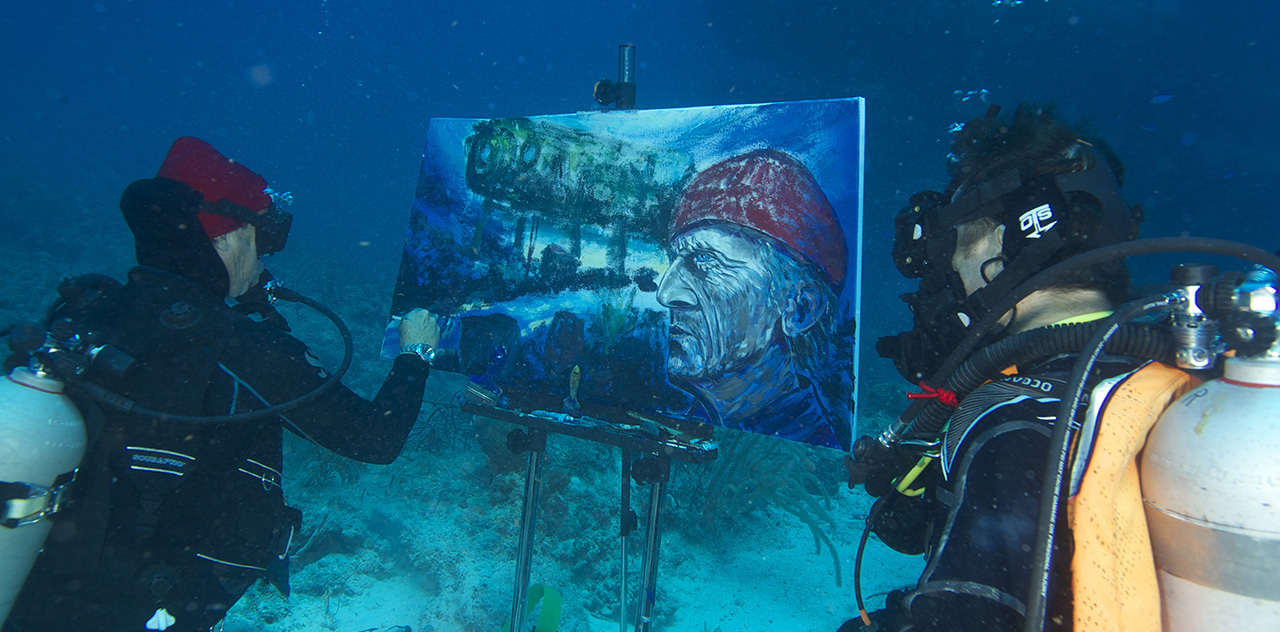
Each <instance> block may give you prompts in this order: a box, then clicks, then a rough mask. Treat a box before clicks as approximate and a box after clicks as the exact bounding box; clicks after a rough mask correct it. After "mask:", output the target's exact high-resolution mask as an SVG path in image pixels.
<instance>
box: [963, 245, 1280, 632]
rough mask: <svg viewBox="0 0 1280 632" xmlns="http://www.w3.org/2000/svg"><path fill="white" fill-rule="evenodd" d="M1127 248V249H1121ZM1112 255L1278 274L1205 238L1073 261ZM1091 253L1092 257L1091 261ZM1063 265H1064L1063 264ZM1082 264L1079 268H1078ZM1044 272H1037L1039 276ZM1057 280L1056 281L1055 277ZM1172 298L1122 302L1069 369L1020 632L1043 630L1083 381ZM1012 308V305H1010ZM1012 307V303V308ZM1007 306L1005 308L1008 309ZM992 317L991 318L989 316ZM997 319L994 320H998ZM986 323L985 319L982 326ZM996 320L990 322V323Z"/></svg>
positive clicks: (1246, 249)
mask: <svg viewBox="0 0 1280 632" xmlns="http://www.w3.org/2000/svg"><path fill="white" fill-rule="evenodd" d="M1122 246H1129V248H1121V247H1122ZM1109 249H1110V251H1111V252H1112V253H1124V254H1113V256H1130V255H1133V254H1154V253H1159V252H1198V253H1203V254H1214V255H1222V256H1227V257H1235V258H1238V259H1244V260H1246V261H1249V262H1250V263H1255V264H1258V265H1261V266H1265V267H1267V268H1270V269H1272V270H1276V271H1280V256H1277V255H1275V254H1272V253H1270V252H1267V251H1265V250H1262V249H1260V248H1255V247H1253V246H1249V245H1247V244H1241V243H1237V242H1232V241H1225V240H1221V239H1206V238H1200V237H1168V238H1163V239H1144V240H1140V241H1136V242H1128V243H1125V244H1117V245H1115V246H1108V247H1107V248H1100V249H1099V250H1096V251H1091V252H1089V253H1085V254H1084V255H1081V256H1080V257H1076V258H1073V259H1071V260H1068V261H1075V260H1076V259H1083V258H1085V257H1089V263H1088V265H1093V264H1094V263H1101V262H1102V261H1104V260H1105V259H1101V258H1100V257H1101V255H1095V253H1099V252H1101V251H1103V250H1109ZM1090 255H1095V256H1092V257H1090ZM1064 263H1067V262H1064ZM1061 265H1062V264H1059V265H1058V266H1054V267H1053V268H1050V269H1049V270H1046V271H1045V272H1049V271H1052V270H1054V269H1056V268H1058V267H1059V266H1061ZM1081 265H1083V264H1081ZM1043 274H1044V273H1041V275H1043ZM1041 275H1036V277H1033V279H1032V280H1033V281H1034V280H1036V279H1038V278H1040V276H1041ZM1055 278H1056V277H1055ZM1174 300H1176V299H1175V298H1173V297H1168V296H1165V297H1158V298H1154V299H1145V300H1140V301H1132V302H1130V303H1127V304H1125V305H1124V306H1122V307H1121V309H1119V310H1117V311H1116V313H1115V314H1112V315H1111V317H1109V318H1107V320H1106V321H1104V322H1103V323H1102V325H1100V326H1099V328H1098V329H1097V330H1096V331H1095V332H1094V335H1093V336H1092V337H1091V338H1090V340H1089V344H1088V347H1087V348H1088V349H1089V352H1088V353H1086V354H1083V355H1082V356H1081V357H1080V358H1079V359H1078V360H1077V361H1076V364H1075V366H1074V367H1073V368H1072V371H1071V377H1070V378H1069V380H1068V382H1067V383H1068V388H1067V391H1066V393H1067V397H1064V398H1063V399H1062V402H1061V404H1060V405H1059V409H1058V415H1057V419H1058V421H1057V423H1055V424H1054V428H1053V436H1052V437H1051V438H1050V443H1049V450H1050V452H1049V458H1048V459H1047V460H1046V461H1045V471H1044V479H1043V484H1042V487H1041V492H1040V493H1041V496H1040V517H1039V522H1038V524H1037V525H1036V542H1035V548H1034V549H1033V551H1034V557H1033V560H1032V567H1031V572H1032V577H1031V585H1030V587H1029V596H1028V599H1027V617H1026V619H1025V620H1024V622H1023V630H1024V632H1043V630H1044V626H1045V615H1046V613H1047V609H1048V605H1049V599H1048V598H1049V588H1050V586H1049V580H1050V577H1051V575H1052V567H1053V559H1054V556H1053V539H1054V536H1055V534H1056V532H1057V516H1058V515H1059V513H1060V511H1061V509H1062V503H1063V502H1064V501H1065V499H1066V494H1065V493H1064V492H1065V491H1066V490H1064V489H1063V486H1064V484H1065V483H1066V481H1067V474H1066V472H1065V469H1066V459H1067V454H1068V451H1069V448H1070V442H1071V429H1072V426H1073V425H1075V416H1076V412H1077V409H1078V408H1079V406H1080V400H1081V398H1082V397H1083V394H1084V387H1085V380H1086V378H1087V376H1088V374H1089V371H1090V370H1091V369H1092V367H1093V364H1094V362H1096V361H1097V358H1098V356H1099V355H1100V354H1101V353H1102V349H1103V346H1104V345H1105V344H1106V343H1107V339H1108V338H1110V337H1111V336H1112V335H1113V334H1114V333H1115V332H1116V330H1117V329H1118V328H1119V327H1120V325H1122V324H1123V323H1125V322H1127V321H1129V320H1132V319H1133V318H1136V317H1137V316H1139V315H1141V314H1144V313H1147V312H1149V311H1153V310H1158V309H1164V308H1167V307H1169V305H1170V304H1171V302H1173V301H1174ZM1005 302H1007V301H1001V303H1000V304H999V305H997V307H1000V306H1001V305H1003V304H1004V303H1005ZM1014 304H1016V301H1015V302H1014ZM1010 307H1011V305H1010ZM1007 309H1008V308H1005V311H1007ZM992 313H993V314H1002V313H1003V312H1001V311H997V310H994V309H993V311H992ZM988 316H989V317H990V316H991V314H988ZM995 318H998V316H996V317H995ZM986 320H988V319H987V318H984V319H983V321H984V322H985V321H986ZM992 320H993V321H994V320H995V319H994V318H993V319H992Z"/></svg>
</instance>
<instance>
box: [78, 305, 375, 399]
mask: <svg viewBox="0 0 1280 632" xmlns="http://www.w3.org/2000/svg"><path fill="white" fill-rule="evenodd" d="M271 295H272V296H274V297H275V298H278V299H280V300H284V301H289V302H291V303H302V304H303V305H306V306H307V307H310V308H311V309H314V310H316V311H317V312H320V313H321V314H323V315H324V317H325V318H328V319H329V320H330V322H332V323H333V324H334V326H336V327H337V328H338V333H340V334H341V335H342V352H343V356H342V364H341V365H340V366H339V367H338V370H337V371H335V372H334V373H333V375H330V376H329V378H328V379H326V380H325V381H324V383H323V384H321V385H320V386H317V387H316V388H315V389H314V390H312V391H311V392H309V393H306V394H304V395H300V396H298V397H296V398H294V399H291V400H289V401H287V402H284V403H282V404H276V405H275V406H269V407H267V408H263V409H262V410H255V411H252V412H247V413H239V414H235V415H218V416H213V417H206V416H202V415H174V414H171V413H166V412H161V411H158V410H151V409H150V408H144V407H142V406H139V405H138V404H137V403H136V402H134V401H132V400H130V399H128V398H126V397H124V396H122V395H119V394H117V393H113V392H111V391H109V390H107V389H105V388H102V387H101V386H98V385H97V384H94V383H92V382H89V381H86V380H70V381H68V382H67V387H68V388H69V389H74V390H78V391H81V392H83V393H84V394H86V395H88V396H89V397H90V398H92V399H93V400H94V401H97V402H99V403H102V404H105V405H107V406H110V407H112V408H115V409H116V410H120V411H122V412H125V413H128V414H132V415H142V416H145V417H151V418H154V419H158V420H160V421H176V422H183V423H194V424H225V423H235V422H241V421H254V420H257V419H264V418H267V417H273V416H275V415H279V414H280V413H283V412H285V411H288V410H292V409H294V408H297V407H299V406H302V405H303V404H307V403H309V402H311V401H314V400H315V399H316V398H318V397H320V396H321V395H324V394H325V393H327V392H329V391H330V390H331V389H333V388H334V387H335V386H337V385H338V384H339V383H340V382H341V381H342V376H343V375H346V373H347V369H348V368H350V367H351V357H352V355H353V350H354V345H353V344H352V342H351V330H349V329H347V325H346V323H344V322H342V319H341V318H340V317H338V315H337V314H336V313H334V312H333V310H331V309H329V308H328V307H325V306H324V305H322V304H320V303H319V302H316V301H315V300H312V299H310V298H308V297H306V296H303V295H302V294H299V293H297V292H295V291H293V290H290V289H288V288H284V287H275V288H272V289H271Z"/></svg>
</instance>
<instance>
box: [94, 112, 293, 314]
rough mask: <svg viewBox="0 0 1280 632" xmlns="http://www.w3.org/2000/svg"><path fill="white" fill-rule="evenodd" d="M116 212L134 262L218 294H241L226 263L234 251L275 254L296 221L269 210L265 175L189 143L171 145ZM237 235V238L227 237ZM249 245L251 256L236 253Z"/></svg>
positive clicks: (126, 194)
mask: <svg viewBox="0 0 1280 632" xmlns="http://www.w3.org/2000/svg"><path fill="white" fill-rule="evenodd" d="M120 209H121V211H122V212H123V213H124V217H125V221H126V222H128V224H129V228H130V230H132V231H133V235H134V242H135V246H136V254H137V259H138V263H139V264H141V265H145V266H152V267H156V268H160V269H162V270H166V271H168V272H172V273H174V274H177V275H179V276H182V277H184V278H187V279H189V280H191V281H194V282H196V283H199V284H201V285H203V286H205V287H206V288H208V289H209V290H211V291H213V292H214V293H216V294H218V295H220V296H237V295H238V294H236V293H235V292H236V290H237V287H238V285H239V284H238V283H237V282H236V279H233V278H232V275H233V274H234V272H231V273H229V272H228V270H230V268H229V265H230V264H227V263H226V258H225V255H226V254H227V253H231V252H232V247H233V246H235V248H234V256H235V258H236V261H239V259H241V258H243V257H244V256H245V255H246V254H251V255H252V257H253V258H254V259H256V258H257V257H258V256H261V255H264V254H270V253H273V252H278V251H279V250H281V249H282V248H284V245H285V242H286V240H287V238H288V235H289V227H290V225H291V223H292V219H293V218H292V215H291V214H290V213H288V212H287V211H284V210H282V209H280V208H278V207H277V206H275V205H274V204H273V201H272V198H271V196H270V195H269V194H268V193H267V182H266V180H265V179H264V178H263V177H262V176H260V175H258V174H257V173H255V172H253V171H252V170H250V169H249V168H248V167H245V166H244V165H242V164H240V163H238V162H235V161H234V160H231V159H228V158H227V157H225V156H223V155H222V154H220V153H218V151H217V150H216V149H214V148H213V147H212V146H211V145H209V144H208V143H206V142H204V141H203V140H200V139H198V138H193V137H184V138H179V139H178V140H176V141H174V142H173V145H172V146H171V147H170V148H169V153H168V155H167V156H166V157H165V160H164V164H162V165H161V167H160V171H159V172H158V173H157V174H156V177H155V178H153V179H150V180H139V181H137V182H134V183H133V184H131V185H130V186H129V187H128V188H127V189H126V190H125V192H124V194H123V195H122V196H121V199H120ZM246 227H248V228H247V229H246ZM236 231H241V232H240V233H239V234H238V236H234V237H227V236H228V235H231V234H232V233H236ZM249 233H252V234H251V235H250V234H249ZM246 239H248V240H249V241H250V243H252V252H251V253H244V252H241V251H242V250H243V249H242V248H238V245H239V244H240V243H241V242H242V241H244V240H246ZM219 240H221V241H219ZM215 242H218V244H221V247H217V244H215ZM237 265H239V264H237Z"/></svg>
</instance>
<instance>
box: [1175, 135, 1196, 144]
mask: <svg viewBox="0 0 1280 632" xmlns="http://www.w3.org/2000/svg"><path fill="white" fill-rule="evenodd" d="M1198 140H1200V137H1199V136H1196V135H1195V134H1183V135H1182V140H1180V141H1178V144H1179V145H1194V144H1196V141H1198Z"/></svg>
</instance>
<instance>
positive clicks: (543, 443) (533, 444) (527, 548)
mask: <svg viewBox="0 0 1280 632" xmlns="http://www.w3.org/2000/svg"><path fill="white" fill-rule="evenodd" d="M507 448H508V449H510V450H511V451H512V452H516V453H519V452H526V451H527V452H528V453H529V465H528V467H527V468H526V469H525V474H524V505H523V507H522V508H521V512H520V543H519V544H518V545H517V546H516V585H515V591H514V592H513V594H512V598H511V618H510V619H509V621H511V628H510V632H523V630H524V613H525V608H526V607H527V606H528V600H529V575H530V573H531V571H532V569H533V564H532V562H533V531H534V528H535V527H537V524H538V489H539V487H540V486H541V478H542V477H541V474H540V472H539V468H540V467H541V465H542V456H543V453H544V452H546V450H547V433H546V431H545V430H534V429H530V430H528V431H524V430H513V431H512V432H511V434H509V435H507Z"/></svg>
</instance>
